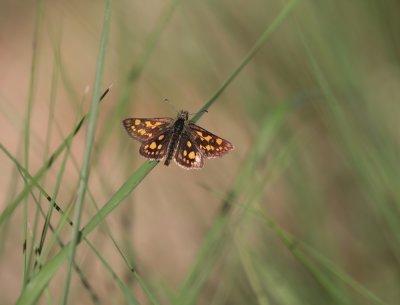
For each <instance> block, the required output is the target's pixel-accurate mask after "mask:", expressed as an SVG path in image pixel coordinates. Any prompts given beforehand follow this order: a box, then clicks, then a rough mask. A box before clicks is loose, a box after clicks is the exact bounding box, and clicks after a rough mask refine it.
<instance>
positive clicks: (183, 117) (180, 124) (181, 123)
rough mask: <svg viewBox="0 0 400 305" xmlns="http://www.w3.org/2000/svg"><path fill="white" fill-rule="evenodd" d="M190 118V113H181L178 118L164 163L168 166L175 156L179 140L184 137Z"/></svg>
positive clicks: (182, 111)
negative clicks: (183, 133)
mask: <svg viewBox="0 0 400 305" xmlns="http://www.w3.org/2000/svg"><path fill="white" fill-rule="evenodd" d="M188 118H189V113H188V112H187V111H184V110H181V111H179V113H178V116H177V118H176V120H175V122H174V124H173V127H172V137H171V140H170V142H169V145H168V153H167V157H166V158H165V162H164V164H165V165H167V166H168V165H169V163H170V162H171V160H172V158H173V156H174V154H175V151H176V148H177V147H178V143H179V139H180V137H181V135H182V132H183V130H184V129H185V125H186V122H187V120H188Z"/></svg>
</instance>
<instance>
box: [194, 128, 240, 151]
mask: <svg viewBox="0 0 400 305" xmlns="http://www.w3.org/2000/svg"><path fill="white" fill-rule="evenodd" d="M188 127H189V129H190V134H191V137H192V139H193V141H194V142H195V144H196V146H197V147H198V148H199V149H200V151H201V153H202V154H203V156H204V157H206V158H218V157H220V156H222V155H224V154H226V153H227V152H229V151H231V150H232V149H233V145H232V143H231V142H229V141H227V140H225V139H222V138H220V137H218V136H216V135H214V134H212V133H211V132H209V131H207V130H205V129H204V128H201V127H200V126H198V125H196V124H193V123H189V126H188Z"/></svg>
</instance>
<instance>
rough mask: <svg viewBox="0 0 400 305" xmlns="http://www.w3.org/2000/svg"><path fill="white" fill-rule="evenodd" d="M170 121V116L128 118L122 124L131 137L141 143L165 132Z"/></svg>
mask: <svg viewBox="0 0 400 305" xmlns="http://www.w3.org/2000/svg"><path fill="white" fill-rule="evenodd" d="M172 121H173V119H171V118H152V119H146V118H144V119H142V118H128V119H125V120H123V121H122V124H123V125H124V127H125V129H126V131H127V132H128V134H129V135H130V136H131V137H132V138H134V139H135V140H138V141H140V142H142V143H143V142H145V141H148V140H150V139H151V138H154V137H155V136H157V135H159V134H161V133H162V132H165V130H166V129H168V127H169V125H170V124H171V122H172Z"/></svg>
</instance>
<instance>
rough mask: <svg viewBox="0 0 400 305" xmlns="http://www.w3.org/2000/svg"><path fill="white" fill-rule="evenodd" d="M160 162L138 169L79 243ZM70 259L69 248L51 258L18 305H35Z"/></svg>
mask: <svg viewBox="0 0 400 305" xmlns="http://www.w3.org/2000/svg"><path fill="white" fill-rule="evenodd" d="M157 163H158V162H154V161H152V162H150V161H146V162H145V163H144V164H143V165H142V166H141V167H140V168H139V169H137V170H136V171H135V172H134V173H133V174H132V175H131V177H129V178H128V180H127V181H126V182H125V183H124V184H123V185H122V186H121V187H120V189H119V190H118V191H117V192H115V193H114V195H113V196H112V197H111V198H110V200H109V201H108V202H107V203H106V204H105V205H104V206H103V207H102V208H101V209H100V211H99V212H98V213H97V214H96V215H95V216H94V217H93V218H92V219H91V220H90V221H89V222H88V224H87V225H86V226H85V227H84V228H83V229H82V231H81V234H80V235H79V239H78V243H79V242H81V240H82V239H83V238H85V237H87V236H88V235H89V234H90V233H91V232H92V231H93V230H94V229H95V228H96V227H97V226H98V225H99V224H100V223H101V222H102V221H103V220H104V218H105V217H107V215H109V214H110V213H111V212H112V211H113V210H114V209H115V208H116V207H117V206H118V205H119V204H120V203H121V201H122V200H123V199H125V198H126V197H127V196H128V195H129V194H130V193H131V192H132V191H133V190H134V189H135V188H136V186H138V185H139V183H140V182H141V181H142V180H143V179H144V178H145V177H146V176H147V174H148V173H149V172H150V171H151V170H152V169H153V168H154V167H155V166H156V165H157ZM67 258H68V247H65V248H64V249H62V250H61V251H59V252H58V253H57V254H56V255H55V256H54V257H53V258H51V259H50V260H49V261H48V262H47V263H46V264H44V265H43V268H42V269H41V270H40V272H38V273H37V274H36V275H35V276H34V277H32V279H31V280H30V282H29V284H28V285H27V286H26V288H25V289H24V290H23V291H22V292H21V295H20V297H19V299H18V301H17V303H16V304H18V305H27V304H34V303H35V302H36V300H37V299H38V298H39V296H40V295H41V293H42V291H43V289H45V288H46V287H47V284H48V282H49V281H50V280H51V278H52V277H53V276H54V274H55V273H56V272H57V270H58V269H59V268H60V267H61V266H62V264H63V263H64V262H65V260H66V259H67Z"/></svg>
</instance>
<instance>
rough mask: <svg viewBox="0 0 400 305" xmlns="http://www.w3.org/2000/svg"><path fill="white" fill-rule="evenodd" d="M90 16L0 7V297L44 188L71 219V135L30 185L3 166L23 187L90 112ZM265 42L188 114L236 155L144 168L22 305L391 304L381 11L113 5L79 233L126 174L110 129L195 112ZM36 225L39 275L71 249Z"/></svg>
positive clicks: (74, 9)
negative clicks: (194, 167) (70, 261)
mask: <svg viewBox="0 0 400 305" xmlns="http://www.w3.org/2000/svg"><path fill="white" fill-rule="evenodd" d="M103 16H104V3H103V2H99V1H85V2H83V1H37V2H34V1H11V0H3V1H1V3H0V41H1V48H0V67H1V73H0V107H1V108H0V122H1V132H0V135H1V144H2V151H1V154H0V164H1V173H0V198H1V201H0V202H1V203H0V208H1V213H2V216H1V222H0V270H1V272H0V303H1V304H15V303H16V301H17V300H18V298H19V296H20V295H22V294H23V293H28V292H29V285H28V286H27V284H28V283H29V282H30V279H31V278H32V277H34V275H35V274H38V272H40V268H39V267H38V266H35V264H34V261H35V256H37V255H38V253H37V252H38V251H37V247H38V245H39V244H40V239H41V238H43V236H45V235H44V234H43V231H42V228H43V227H44V224H45V220H44V219H45V217H44V216H43V215H44V214H46V213H48V212H47V210H48V207H49V202H48V200H47V199H46V196H45V195H44V192H43V191H46V192H47V194H50V196H51V197H53V198H56V202H57V204H58V205H59V206H60V207H62V209H63V210H64V211H67V212H68V211H69V212H70V213H71V214H70V215H71V218H72V217H73V214H74V210H73V206H74V203H75V201H76V198H77V190H78V185H79V170H80V168H81V166H82V159H83V158H82V156H83V153H84V150H85V142H86V141H87V138H86V132H87V124H86V123H84V124H83V125H82V129H81V130H80V131H79V132H78V133H77V134H76V136H75V137H74V138H73V141H72V144H71V146H70V148H69V149H64V151H63V153H62V154H61V156H60V157H59V158H58V159H57V160H55V161H54V163H53V164H52V165H51V167H49V168H47V167H46V168H45V170H44V174H43V176H42V177H41V178H40V179H39V180H38V183H39V184H40V187H41V189H39V188H38V187H34V188H32V189H31V190H27V189H26V185H27V184H26V182H24V178H25V179H26V177H27V174H26V173H25V174H24V173H23V171H22V172H21V169H18V167H17V166H16V165H15V162H13V161H12V157H14V158H15V159H16V160H18V162H19V163H20V164H21V165H22V166H24V167H25V168H26V169H27V170H28V172H29V173H30V175H31V176H34V175H35V173H37V172H38V171H39V170H40V168H42V166H43V164H46V160H48V159H49V157H50V156H51V154H52V153H53V152H54V151H55V150H56V149H57V147H59V145H60V144H61V143H62V142H63V140H64V139H65V138H66V137H67V135H68V134H69V133H70V132H72V131H73V130H74V128H75V126H76V124H77V123H78V122H79V120H80V119H81V118H82V116H83V115H84V114H86V113H87V112H88V111H89V107H90V100H91V97H92V92H93V84H94V79H95V76H96V75H98V74H96V61H97V57H98V53H99V45H100V40H101V37H104V36H102V27H103ZM271 25H272V26H271ZM265 31H267V34H268V35H267V36H268V37H266V40H265V42H264V43H263V44H262V46H261V48H260V49H258V52H257V53H256V54H255V55H254V57H252V58H251V60H250V61H249V62H248V63H247V65H246V66H245V67H244V68H243V69H242V70H240V73H239V74H238V75H237V76H236V77H234V78H233V80H232V82H230V83H229V84H228V86H227V87H226V89H225V90H224V91H223V92H222V94H221V95H220V96H219V97H218V98H217V99H216V100H215V102H214V103H213V104H212V105H211V107H210V108H209V112H208V113H207V114H204V115H203V116H202V118H201V120H200V121H199V122H198V124H199V125H200V126H202V127H204V128H206V129H208V130H210V131H211V132H214V133H216V134H217V135H220V136H221V137H223V138H226V139H228V140H230V141H231V142H232V143H234V145H235V150H234V151H233V152H232V153H230V154H228V155H226V156H225V157H223V158H221V159H213V160H207V161H206V163H205V166H204V168H203V169H202V170H201V171H185V170H183V169H181V168H179V167H177V166H176V165H175V164H171V166H170V167H165V166H163V165H162V164H160V165H158V166H157V167H155V169H154V170H152V171H151V172H150V173H149V175H148V176H147V177H146V178H145V179H144V180H143V181H141V182H140V183H139V185H138V187H137V188H135V189H134V191H133V192H132V193H130V194H129V196H127V197H126V198H125V199H124V200H123V201H122V202H121V203H120V204H119V206H118V207H117V208H116V209H115V210H114V211H113V212H112V213H110V215H108V216H107V217H106V220H105V221H104V222H103V223H102V224H101V225H100V226H99V227H98V228H96V230H95V231H94V232H93V233H92V234H91V235H90V237H89V240H90V241H91V242H92V243H93V248H91V247H90V246H88V244H87V243H85V242H83V243H81V244H79V245H78V248H77V253H76V266H77V268H76V269H77V270H79V272H80V273H77V272H76V271H75V270H73V273H72V279H71V286H70V287H69V289H67V290H65V289H66V288H65V286H64V283H65V280H66V270H67V264H66V263H64V264H63V265H62V268H61V269H60V270H59V271H58V272H56V273H55V276H54V277H51V279H50V281H49V284H48V285H46V288H45V289H44V291H43V293H42V294H41V297H40V298H39V299H38V300H37V303H38V304H62V301H60V300H61V295H62V294H63V293H67V294H68V304H215V305H219V304H234V305H236V304H263V305H268V304H271V305H272V304H287V305H293V304H332V305H333V304H346V305H347V304H349V305H351V304H363V305H364V304H390V305H395V304H400V290H399V287H400V221H399V220H400V217H399V216H400V166H399V163H400V162H399V161H400V154H399V152H400V149H399V142H400V128H399V125H400V124H399V121H398V120H399V113H400V106H399V95H400V69H399V67H400V36H399V33H400V2H398V1H390V0H387V1H382V0H353V1H345V0H336V1H334V0H299V1H289V0H285V1H284V0H263V1H262V0H254V1H246V2H245V1H228V0H216V1H211V0H208V1H184V0H180V1H177V0H172V1H160V0H153V1H146V2H144V1H126V0H122V1H114V2H113V3H112V16H111V28H110V31H109V40H108V44H107V50H106V57H105V59H104V60H103V63H104V65H105V70H104V73H103V80H102V89H101V90H102V92H103V91H104V90H105V89H107V88H108V87H109V86H111V85H112V88H111V90H110V93H109V94H108V95H107V96H106V97H105V99H104V100H103V102H102V103H101V104H100V106H99V107H100V108H99V112H98V120H97V126H96V132H95V139H94V146H93V151H92V154H91V159H90V179H89V182H88V187H87V192H86V193H87V194H86V197H85V200H84V206H83V213H82V221H81V225H82V226H83V225H85V224H86V223H87V221H88V220H89V219H91V218H92V217H93V215H98V214H97V213H98V212H97V210H96V208H95V206H98V207H101V206H103V205H104V204H105V203H106V202H107V201H108V200H109V199H110V198H111V197H112V196H114V195H115V194H118V191H117V190H118V189H119V188H120V186H121V185H122V184H123V183H124V182H125V181H126V180H127V179H128V177H130V176H131V175H132V174H133V173H135V170H136V169H137V168H138V167H139V166H140V165H141V164H142V163H143V162H144V159H142V158H141V157H140V156H139V153H138V149H139V143H137V142H135V141H132V140H131V139H130V138H129V137H128V136H127V134H126V133H125V131H124V130H123V128H122V126H121V120H122V119H124V118H126V117H160V116H161V117H162V116H171V117H175V115H176V109H186V110H188V111H190V112H191V113H195V112H196V111H198V109H200V108H201V107H202V106H203V105H204V103H205V102H206V101H207V100H209V98H210V97H212V96H213V94H214V93H215V92H217V90H218V88H220V86H221V85H222V84H223V83H224V82H225V81H226V80H227V79H228V78H229V77H232V76H234V75H233V72H234V71H235V69H236V68H237V67H238V66H239V64H240V63H241V62H242V60H243V59H244V58H245V56H246V54H248V52H249V51H250V50H251V48H252V47H253V46H254V44H255V43H256V41H257V40H258V39H259V38H260V37H261V35H263V33H265ZM165 98H168V100H169V101H170V102H171V103H170V104H172V105H173V106H171V105H170V104H168V103H165V102H163V100H164V99H165ZM175 108H176V109H175ZM5 151H8V152H10V155H7V154H6V152H5ZM64 153H65V154H64ZM24 190H25V193H23V192H24ZM21 194H23V195H21ZM18 196H22V197H18ZM18 198H21V203H20V204H18V205H17V206H16V208H15V209H14V210H13V211H12V213H8V212H7V213H6V212H5V211H7V207H9V206H12V204H13V202H16V200H17V199H18ZM39 206H40V207H41V209H42V211H44V214H42V213H41V210H40V209H39V208H38V207H39ZM49 219H50V224H51V225H52V227H53V228H59V232H58V233H57V234H56V233H54V232H53V231H51V230H50V231H49V232H48V233H47V236H46V239H45V240H43V241H42V243H43V252H45V253H46V255H43V260H42V264H43V265H45V264H46V262H47V261H48V259H49V258H51V257H53V256H54V255H55V254H57V253H59V252H60V249H61V248H62V246H61V245H60V242H58V243H57V242H56V240H57V239H56V236H57V237H58V238H59V241H62V242H63V243H64V244H65V243H66V242H68V241H69V240H70V239H71V227H70V226H68V225H65V219H63V218H62V217H60V214H59V213H58V212H57V211H55V210H54V211H53V212H52V214H51V216H49ZM24 240H27V241H26V251H25V252H23V245H24ZM96 251H97V252H99V253H97V254H96ZM132 267H133V268H134V269H135V270H136V272H131V270H130V268H132ZM27 287H28V288H27ZM121 287H125V288H121ZM27 289H28V290H27ZM124 289H127V290H124ZM27 291H28V292H27ZM32 302H33V301H32ZM19 304H28V303H19ZM29 304H30V303H29Z"/></svg>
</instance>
